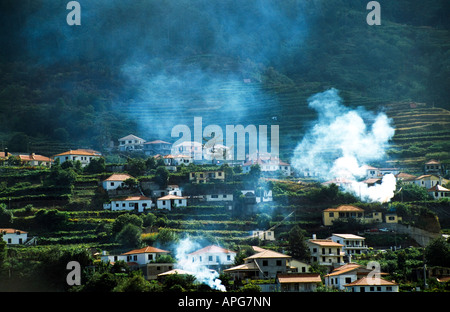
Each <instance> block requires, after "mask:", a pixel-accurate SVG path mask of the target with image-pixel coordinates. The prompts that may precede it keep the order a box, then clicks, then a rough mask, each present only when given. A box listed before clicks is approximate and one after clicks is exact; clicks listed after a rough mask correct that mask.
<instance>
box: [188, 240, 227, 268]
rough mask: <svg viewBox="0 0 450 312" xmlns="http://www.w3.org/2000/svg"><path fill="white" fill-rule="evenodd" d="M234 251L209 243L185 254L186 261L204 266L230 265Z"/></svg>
mask: <svg viewBox="0 0 450 312" xmlns="http://www.w3.org/2000/svg"><path fill="white" fill-rule="evenodd" d="M235 257H236V252H234V251H231V250H228V249H225V248H222V247H219V246H215V245H210V246H207V247H205V248H202V249H200V250H197V251H194V252H192V253H190V254H188V255H187V258H188V263H194V264H199V265H206V266H218V265H232V264H233V263H234V258H235Z"/></svg>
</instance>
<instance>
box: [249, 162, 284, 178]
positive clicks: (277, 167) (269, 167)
mask: <svg viewBox="0 0 450 312" xmlns="http://www.w3.org/2000/svg"><path fill="white" fill-rule="evenodd" d="M253 165H259V166H260V168H261V172H277V171H280V172H281V173H282V174H283V175H286V176H290V175H291V165H290V164H288V163H286V162H283V161H281V160H279V159H277V158H270V159H266V160H264V159H261V158H258V159H256V160H248V161H247V162H245V163H244V164H243V165H242V172H243V173H249V172H250V169H251V167H252V166H253Z"/></svg>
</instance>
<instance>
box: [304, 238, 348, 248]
mask: <svg viewBox="0 0 450 312" xmlns="http://www.w3.org/2000/svg"><path fill="white" fill-rule="evenodd" d="M308 241H309V242H311V243H313V244H316V245H319V246H326V247H342V246H344V245H342V244H339V243H336V242H333V241H332V240H331V239H310V240H308Z"/></svg>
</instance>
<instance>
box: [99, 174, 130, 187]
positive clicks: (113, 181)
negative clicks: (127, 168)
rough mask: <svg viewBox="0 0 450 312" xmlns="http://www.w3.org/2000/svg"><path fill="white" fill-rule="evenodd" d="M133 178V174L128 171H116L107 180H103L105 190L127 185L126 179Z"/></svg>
mask: <svg viewBox="0 0 450 312" xmlns="http://www.w3.org/2000/svg"><path fill="white" fill-rule="evenodd" d="M127 179H133V177H132V176H130V175H129V174H126V173H114V174H113V175H111V176H110V177H109V178H107V179H106V180H103V181H102V186H103V188H104V189H105V190H107V191H111V190H115V189H117V188H119V187H123V186H124V185H125V183H124V182H125V180H127Z"/></svg>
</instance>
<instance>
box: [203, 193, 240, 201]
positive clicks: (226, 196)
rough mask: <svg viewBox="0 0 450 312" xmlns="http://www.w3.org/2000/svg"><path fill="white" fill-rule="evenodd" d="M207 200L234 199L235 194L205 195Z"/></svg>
mask: <svg viewBox="0 0 450 312" xmlns="http://www.w3.org/2000/svg"><path fill="white" fill-rule="evenodd" d="M205 197H206V201H215V202H218V201H220V202H221V201H232V200H233V194H208V195H206V196H205Z"/></svg>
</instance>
